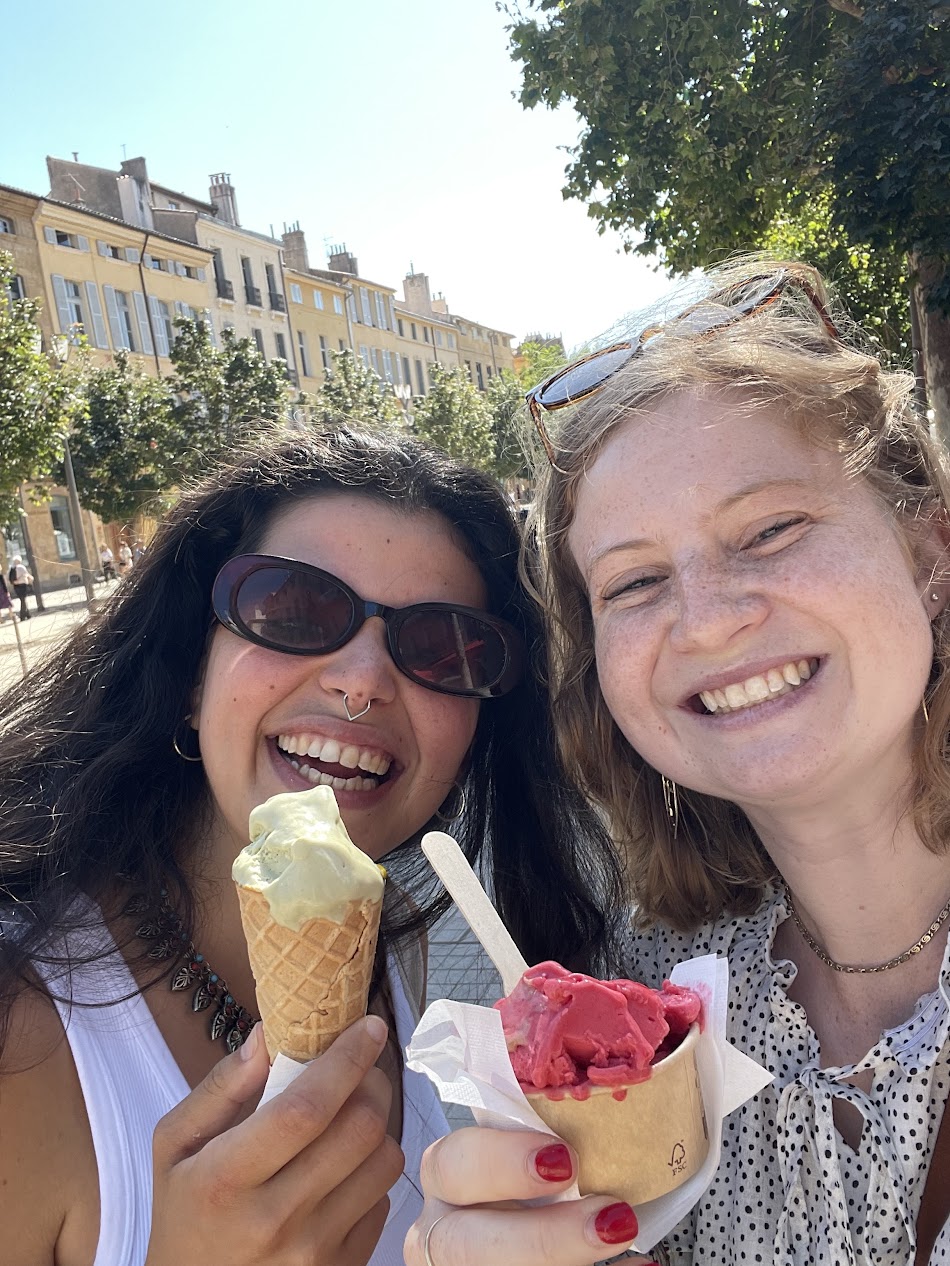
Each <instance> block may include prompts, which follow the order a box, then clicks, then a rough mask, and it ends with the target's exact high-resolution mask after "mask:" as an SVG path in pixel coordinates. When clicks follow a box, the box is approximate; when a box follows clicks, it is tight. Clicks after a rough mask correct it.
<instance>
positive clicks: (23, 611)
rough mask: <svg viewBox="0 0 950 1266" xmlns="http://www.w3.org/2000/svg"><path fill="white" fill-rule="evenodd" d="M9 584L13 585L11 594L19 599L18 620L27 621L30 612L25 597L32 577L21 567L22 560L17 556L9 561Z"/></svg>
mask: <svg viewBox="0 0 950 1266" xmlns="http://www.w3.org/2000/svg"><path fill="white" fill-rule="evenodd" d="M10 583H11V584H12V585H13V592H14V593H15V594H16V596H17V597H18V598H19V599H20V619H21V620H28V619H29V618H30V612H29V610H28V609H27V605H26V597H27V594H28V593H29V592H30V585H32V583H33V577H32V575H31V574H30V572H29V571H28V570H27V569H26V567H25V566H24V565H23V559H22V558H21V557H20V555H19V554H14V555H13V558H12V559H11V560H10Z"/></svg>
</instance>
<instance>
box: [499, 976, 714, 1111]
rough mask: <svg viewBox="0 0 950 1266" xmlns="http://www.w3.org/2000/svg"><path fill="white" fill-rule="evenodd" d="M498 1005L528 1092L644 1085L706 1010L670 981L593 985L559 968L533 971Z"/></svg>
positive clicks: (695, 996) (517, 1070)
mask: <svg viewBox="0 0 950 1266" xmlns="http://www.w3.org/2000/svg"><path fill="white" fill-rule="evenodd" d="M495 1007H496V1008H497V1009H498V1010H499V1011H500V1012H501V1022H502V1027H503V1028H504V1031H505V1039H506V1041H507V1043H508V1051H509V1053H510V1055H511V1066H512V1068H513V1069H514V1071H515V1076H516V1077H517V1078H518V1081H519V1082H520V1083H521V1086H522V1089H523V1090H525V1091H537V1090H546V1089H552V1088H558V1087H561V1088H566V1087H573V1086H581V1085H584V1084H585V1083H589V1084H591V1085H594V1086H625V1085H631V1084H633V1083H635V1082H638V1081H645V1080H646V1079H647V1077H649V1076H650V1065H651V1064H654V1063H656V1062H657V1061H658V1060H660V1059H663V1058H665V1056H667V1055H669V1054H670V1052H671V1051H673V1050H675V1048H676V1047H677V1046H678V1045H679V1043H680V1042H681V1041H682V1039H683V1038H684V1037H685V1036H686V1033H687V1031H688V1030H689V1027H690V1025H691V1024H693V1023H694V1022H695V1021H697V1020H698V1019H699V1018H700V1012H701V1010H702V1004H701V1002H700V999H699V996H698V994H696V993H694V992H693V990H692V989H684V988H682V987H681V986H680V985H674V984H672V983H671V982H670V981H669V980H665V981H664V982H663V988H662V989H650V988H649V987H648V986H647V985H638V984H637V983H636V982H635V981H633V980H595V979H594V978H593V977H592V976H584V975H582V974H581V973H579V972H569V971H566V970H565V969H564V968H563V967H561V966H560V964H559V963H538V965H537V967H531V968H529V969H528V971H526V972H525V974H524V975H523V976H522V977H521V979H520V980H519V981H518V983H517V985H515V987H514V989H513V990H512V991H511V993H510V994H509V995H508V997H507V998H502V1000H501V1001H500V1002H496V1003H495Z"/></svg>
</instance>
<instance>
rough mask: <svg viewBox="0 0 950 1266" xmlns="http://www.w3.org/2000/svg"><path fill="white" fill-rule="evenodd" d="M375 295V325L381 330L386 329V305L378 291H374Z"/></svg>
mask: <svg viewBox="0 0 950 1266" xmlns="http://www.w3.org/2000/svg"><path fill="white" fill-rule="evenodd" d="M374 293H375V295H376V324H377V325H378V326H379V328H380V329H381V330H385V329H388V328H389V327H388V326H387V324H386V303H385V300H384V298H383V296H382V295H381V294H380V293H379V291H378V290H376V291H374Z"/></svg>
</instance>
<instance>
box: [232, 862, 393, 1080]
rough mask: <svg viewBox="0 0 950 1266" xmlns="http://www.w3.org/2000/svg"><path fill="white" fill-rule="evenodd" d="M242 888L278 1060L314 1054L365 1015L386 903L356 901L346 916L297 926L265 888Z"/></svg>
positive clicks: (268, 1032) (267, 1031) (261, 1003)
mask: <svg viewBox="0 0 950 1266" xmlns="http://www.w3.org/2000/svg"><path fill="white" fill-rule="evenodd" d="M237 890H238V896H239V898H240V902H241V919H242V922H243V924H244V934H245V936H246V938H247V947H248V953H249V955H250V960H251V969H252V971H253V972H254V980H255V982H256V985H257V1003H258V1007H259V1008H260V1013H261V1020H262V1022H263V1025H264V1040H265V1042H266V1043H267V1050H268V1053H269V1055H270V1057H271V1060H272V1061H273V1059H274V1057H275V1056H276V1055H277V1053H278V1052H280V1053H281V1054H282V1055H287V1056H289V1057H290V1058H291V1059H296V1060H299V1061H306V1060H310V1059H315V1058H316V1057H317V1056H318V1055H320V1054H322V1052H323V1051H325V1050H326V1049H327V1047H328V1046H330V1044H331V1043H332V1042H333V1041H334V1040H335V1039H336V1038H337V1037H338V1036H339V1035H340V1034H341V1033H342V1032H343V1030H344V1029H345V1028H347V1027H348V1026H349V1025H350V1024H352V1023H353V1022H354V1021H355V1020H358V1019H359V1018H360V1017H361V1016H363V1015H365V1014H366V1001H367V997H368V994H369V985H370V979H371V977H372V973H373V958H374V955H375V952H376V936H377V933H378V931H379V916H380V911H381V910H382V901H368V900H364V901H350V902H348V903H347V906H346V912H345V916H344V918H343V919H342V920H341V921H339V922H337V921H336V920H331V919H324V918H316V919H307V920H306V921H305V922H304V923H303V924H302V926H301V927H300V930H299V931H294V930H293V929H291V928H289V927H284V926H283V925H282V924H280V923H277V922H276V921H275V920H274V918H273V915H272V914H271V910H270V906H269V904H268V901H267V899H266V897H264V896H263V895H262V894H261V893H260V892H259V891H257V890H256V889H253V888H246V887H244V886H243V885H241V884H238V885H237Z"/></svg>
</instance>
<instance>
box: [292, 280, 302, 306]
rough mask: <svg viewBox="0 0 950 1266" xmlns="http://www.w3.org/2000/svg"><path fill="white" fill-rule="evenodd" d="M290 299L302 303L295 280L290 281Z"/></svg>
mask: <svg viewBox="0 0 950 1266" xmlns="http://www.w3.org/2000/svg"><path fill="white" fill-rule="evenodd" d="M290 299H291V302H292V303H303V295H302V293H301V291H300V287H299V286H298V285H297V283H296V282H295V281H292V282H291V283H290Z"/></svg>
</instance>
